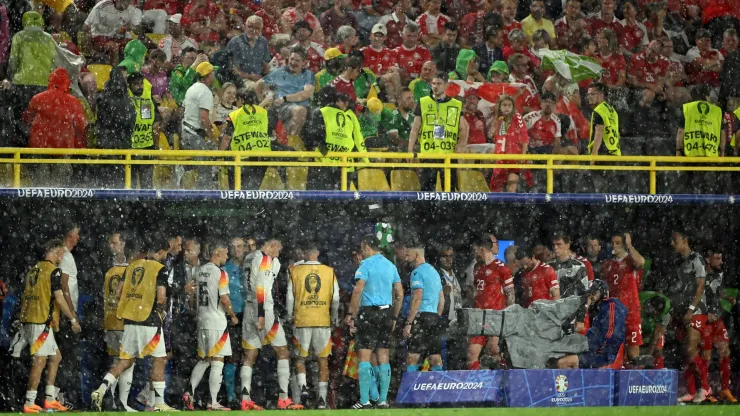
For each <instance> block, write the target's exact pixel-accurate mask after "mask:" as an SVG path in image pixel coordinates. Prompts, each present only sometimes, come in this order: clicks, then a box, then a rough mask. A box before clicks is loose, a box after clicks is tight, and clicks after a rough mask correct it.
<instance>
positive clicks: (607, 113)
mask: <svg viewBox="0 0 740 416" xmlns="http://www.w3.org/2000/svg"><path fill="white" fill-rule="evenodd" d="M594 113H596V114H598V115H600V116H601V119H602V120H603V121H604V136H603V142H604V147H606V151H607V153H608V154H609V155H611V156H622V148H621V146H620V144H619V115H618V114H617V110H615V109H614V107H612V106H611V104H609V103H607V102H606V101H604V102H602V103H601V104H599V105H597V106H596V108H594ZM593 147H594V115H593V114H591V133H590V138H589V140H588V153H589V154H591V151H592V150H593Z"/></svg>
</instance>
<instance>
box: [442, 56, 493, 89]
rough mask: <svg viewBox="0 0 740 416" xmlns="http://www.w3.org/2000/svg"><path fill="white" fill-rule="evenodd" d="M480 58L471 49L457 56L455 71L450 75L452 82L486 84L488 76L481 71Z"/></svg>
mask: <svg viewBox="0 0 740 416" xmlns="http://www.w3.org/2000/svg"><path fill="white" fill-rule="evenodd" d="M479 67H480V58H478V56H477V55H476V54H475V52H473V51H472V50H471V49H463V50H461V51H460V53H459V54H458V55H457V63H456V67H455V70H454V71H451V72H450V73H449V76H450V79H451V80H460V81H465V82H469V83H472V82H485V81H486V76H485V75H483V74H482V73H481V72H480V71H479V69H478V68H479Z"/></svg>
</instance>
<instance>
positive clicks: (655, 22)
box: [645, 2, 670, 40]
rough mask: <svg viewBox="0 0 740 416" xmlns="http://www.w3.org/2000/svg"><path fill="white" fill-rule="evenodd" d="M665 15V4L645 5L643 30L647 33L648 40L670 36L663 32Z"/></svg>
mask: <svg viewBox="0 0 740 416" xmlns="http://www.w3.org/2000/svg"><path fill="white" fill-rule="evenodd" d="M667 14H668V8H667V6H666V3H665V2H655V3H650V4H648V5H647V7H646V8H645V29H647V31H648V40H656V39H662V38H663V37H667V36H670V35H669V34H668V32H666V30H665V19H666V15H667Z"/></svg>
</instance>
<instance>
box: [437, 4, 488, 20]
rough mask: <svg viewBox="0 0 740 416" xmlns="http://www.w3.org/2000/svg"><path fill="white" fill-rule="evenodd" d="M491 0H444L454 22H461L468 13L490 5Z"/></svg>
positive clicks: (445, 7) (445, 8)
mask: <svg viewBox="0 0 740 416" xmlns="http://www.w3.org/2000/svg"><path fill="white" fill-rule="evenodd" d="M489 3H491V2H490V1H489V0H482V1H479V0H443V4H444V7H442V10H446V11H447V13H448V14H449V16H450V18H451V19H452V21H453V22H460V21H461V20H462V19H463V18H464V17H465V16H467V15H468V14H472V13H475V11H476V10H483V9H486V8H488V7H489Z"/></svg>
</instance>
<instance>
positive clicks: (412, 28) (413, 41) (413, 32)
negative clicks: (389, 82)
mask: <svg viewBox="0 0 740 416" xmlns="http://www.w3.org/2000/svg"><path fill="white" fill-rule="evenodd" d="M393 52H395V53H396V58H397V59H398V67H399V68H401V79H402V80H403V83H404V84H405V83H407V82H409V80H413V79H415V78H417V77H418V76H419V74H420V73H421V67H422V65H424V62H426V61H429V60H431V59H432V55H431V54H430V53H429V50H427V48H425V47H423V46H421V45H419V26H418V25H417V24H416V23H413V22H409V23H408V24H406V27H404V28H403V44H402V45H401V46H399V47H398V48H396V49H394V50H393ZM432 75H434V74H432Z"/></svg>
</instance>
